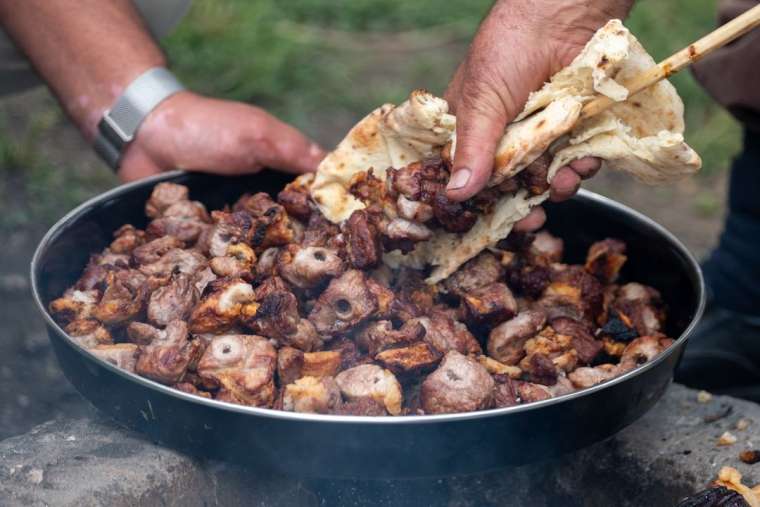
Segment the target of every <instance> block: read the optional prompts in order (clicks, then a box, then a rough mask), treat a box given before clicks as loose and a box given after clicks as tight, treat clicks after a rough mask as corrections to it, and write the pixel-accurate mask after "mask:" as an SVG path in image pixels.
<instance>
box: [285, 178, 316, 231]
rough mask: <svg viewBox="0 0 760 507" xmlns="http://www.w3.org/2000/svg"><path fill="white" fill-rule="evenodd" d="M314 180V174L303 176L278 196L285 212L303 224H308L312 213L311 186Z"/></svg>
mask: <svg viewBox="0 0 760 507" xmlns="http://www.w3.org/2000/svg"><path fill="white" fill-rule="evenodd" d="M313 180H314V174H313V173H308V174H302V175H301V176H299V177H297V178H296V179H294V180H293V181H291V182H290V183H288V184H287V185H285V188H284V189H283V190H282V191H281V192H280V193H279V194H277V202H278V203H279V204H280V205H281V206H282V207H284V208H285V211H287V212H288V214H289V215H290V216H292V217H295V218H297V219H298V220H300V221H301V222H304V223H306V222H308V220H309V217H310V216H311V211H312V202H311V196H310V195H309V186H310V185H311V182H312V181H313Z"/></svg>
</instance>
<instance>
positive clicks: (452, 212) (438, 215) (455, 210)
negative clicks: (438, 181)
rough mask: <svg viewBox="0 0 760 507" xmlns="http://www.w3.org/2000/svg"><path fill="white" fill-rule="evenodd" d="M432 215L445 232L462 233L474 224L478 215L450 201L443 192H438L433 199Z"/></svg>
mask: <svg viewBox="0 0 760 507" xmlns="http://www.w3.org/2000/svg"><path fill="white" fill-rule="evenodd" d="M432 206H433V216H435V219H436V220H437V221H438V223H439V224H440V225H441V227H443V229H444V230H445V231H446V232H454V233H459V234H463V233H465V232H467V231H469V230H470V229H472V226H473V225H475V222H476V221H477V219H478V216H477V215H476V214H475V213H473V212H472V211H469V210H468V209H467V208H465V206H464V205H463V204H462V203H460V202H456V201H452V200H451V199H449V198H448V197H446V194H445V193H444V192H439V193H437V194H436V195H435V198H434V199H433V203H432Z"/></svg>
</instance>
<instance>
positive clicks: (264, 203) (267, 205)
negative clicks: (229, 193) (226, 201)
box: [232, 192, 283, 218]
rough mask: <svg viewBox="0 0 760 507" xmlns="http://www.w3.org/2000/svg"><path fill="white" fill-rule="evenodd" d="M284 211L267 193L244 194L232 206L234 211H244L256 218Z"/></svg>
mask: <svg viewBox="0 0 760 507" xmlns="http://www.w3.org/2000/svg"><path fill="white" fill-rule="evenodd" d="M282 209H283V207H282V206H280V205H279V204H277V203H276V202H274V200H273V199H272V197H271V196H270V195H269V194H267V193H266V192H257V193H255V194H243V195H242V196H240V198H239V199H238V200H237V202H236V203H235V204H234V205H233V206H232V211H243V212H245V213H248V214H249V215H251V216H253V217H256V218H259V217H263V216H267V215H273V214H275V213H279V212H280V211H281V210H282Z"/></svg>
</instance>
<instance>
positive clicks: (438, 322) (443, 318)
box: [419, 311, 483, 355]
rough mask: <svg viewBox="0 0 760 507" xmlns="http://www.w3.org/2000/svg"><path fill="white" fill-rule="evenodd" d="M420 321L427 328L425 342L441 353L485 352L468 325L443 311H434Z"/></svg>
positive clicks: (476, 353)
mask: <svg viewBox="0 0 760 507" xmlns="http://www.w3.org/2000/svg"><path fill="white" fill-rule="evenodd" d="M419 323H420V324H422V325H423V327H424V328H425V337H424V340H425V342H426V343H427V344H428V345H430V346H431V347H433V348H434V349H435V350H437V351H438V352H439V353H441V354H446V353H447V352H449V351H451V350H456V351H457V352H459V353H461V354H475V355H478V354H482V352H483V350H482V349H481V347H480V343H478V340H477V339H475V337H474V336H473V335H472V333H470V331H468V329H467V326H465V325H464V324H462V323H461V322H459V321H457V320H454V319H452V318H451V317H450V316H448V315H445V314H443V313H442V312H437V311H434V312H433V313H431V314H430V316H428V317H421V318H420V319H419Z"/></svg>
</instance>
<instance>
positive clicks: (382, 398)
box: [335, 364, 404, 415]
mask: <svg viewBox="0 0 760 507" xmlns="http://www.w3.org/2000/svg"><path fill="white" fill-rule="evenodd" d="M335 381H336V382H337V383H338V387H340V392H341V394H343V397H344V398H345V399H346V400H348V401H351V400H358V399H362V398H371V399H373V400H375V401H377V402H379V403H382V405H383V406H384V407H385V410H387V411H388V413H389V414H391V415H399V414H400V413H401V405H402V403H403V401H404V399H403V394H402V391H401V384H399V383H398V380H396V377H395V376H394V375H393V373H391V372H390V371H388V370H385V369H383V368H381V367H379V366H377V365H374V364H362V365H359V366H355V367H353V368H349V369H348V370H344V371H342V372H340V373H339V374H338V375H337V376H336V377H335Z"/></svg>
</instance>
